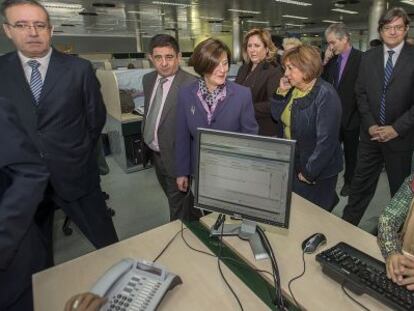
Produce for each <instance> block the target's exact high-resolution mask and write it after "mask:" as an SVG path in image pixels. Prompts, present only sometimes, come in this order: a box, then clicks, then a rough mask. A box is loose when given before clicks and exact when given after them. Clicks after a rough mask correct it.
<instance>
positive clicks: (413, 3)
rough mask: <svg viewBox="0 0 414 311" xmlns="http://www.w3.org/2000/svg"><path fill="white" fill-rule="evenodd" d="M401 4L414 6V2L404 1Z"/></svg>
mask: <svg viewBox="0 0 414 311" xmlns="http://www.w3.org/2000/svg"><path fill="white" fill-rule="evenodd" d="M401 3H405V4H408V5H414V1H410V0H402V1H401Z"/></svg>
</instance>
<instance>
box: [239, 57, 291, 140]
mask: <svg viewBox="0 0 414 311" xmlns="http://www.w3.org/2000/svg"><path fill="white" fill-rule="evenodd" d="M251 68H252V63H246V64H244V65H243V66H241V67H240V69H239V72H238V73H237V77H236V83H238V84H241V85H243V86H247V87H249V88H250V90H251V91H252V97H253V106H254V113H255V116H256V120H257V123H258V124H259V135H266V136H275V135H277V136H282V135H283V132H282V131H283V129H282V126H281V124H277V123H276V122H275V121H274V120H273V119H272V114H271V112H270V98H272V96H273V94H274V92H275V91H276V89H277V87H278V86H279V81H280V78H281V77H282V76H283V72H282V68H281V67H280V66H279V65H277V66H276V65H275V64H273V63H269V62H261V63H260V64H258V65H257V67H256V68H255V69H254V70H253V72H251Z"/></svg>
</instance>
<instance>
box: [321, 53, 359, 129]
mask: <svg viewBox="0 0 414 311" xmlns="http://www.w3.org/2000/svg"><path fill="white" fill-rule="evenodd" d="M362 54H363V53H362V52H361V51H359V50H357V49H354V48H352V49H351V53H350V54H349V58H348V61H347V63H346V65H345V68H344V71H343V72H342V76H341V80H340V81H339V85H338V87H337V89H336V91H337V92H338V95H339V98H340V99H341V104H342V121H341V124H342V128H343V129H344V130H355V129H358V128H359V126H360V118H359V111H358V105H357V98H356V94H355V83H356V80H357V77H358V72H359V64H360V62H361V56H362ZM337 60H338V56H335V57H333V58H332V59H331V60H330V61H329V62H328V63H327V64H326V65H325V67H324V70H323V74H322V78H324V79H325V80H326V81H328V82H329V83H331V84H332V85H334V82H335V81H334V80H335V76H336V70H337V69H336V68H337V67H336V63H337Z"/></svg>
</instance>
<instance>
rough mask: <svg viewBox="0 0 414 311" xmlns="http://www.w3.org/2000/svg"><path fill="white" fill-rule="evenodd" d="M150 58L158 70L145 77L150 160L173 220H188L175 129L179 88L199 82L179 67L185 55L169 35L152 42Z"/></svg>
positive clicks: (188, 210) (190, 207) (146, 124)
mask: <svg viewBox="0 0 414 311" xmlns="http://www.w3.org/2000/svg"><path fill="white" fill-rule="evenodd" d="M149 50H150V54H149V59H150V60H151V62H152V63H153V65H154V67H155V71H154V72H150V73H148V74H146V75H145V76H144V77H143V80H142V84H143V87H144V95H145V106H144V123H143V124H144V125H143V129H144V130H143V133H144V142H145V146H146V148H145V154H146V158H147V159H151V162H152V164H153V165H154V167H155V172H156V174H157V178H158V181H159V183H160V185H161V187H162V189H163V190H164V192H165V194H166V196H167V198H168V203H169V207H170V220H171V221H173V220H176V219H183V218H185V219H188V218H191V217H190V211H192V210H193V208H192V206H189V205H191V204H192V203H191V201H192V200H191V199H190V198H188V196H186V194H185V193H183V192H181V191H179V190H178V188H177V184H176V182H175V157H174V155H175V126H176V115H175V114H176V113H175V112H176V105H177V94H178V89H179V88H180V87H181V86H183V85H186V84H188V83H190V82H192V81H194V80H195V77H194V76H192V75H190V74H189V73H186V72H184V71H182V70H181V69H180V67H179V64H180V60H181V53H180V50H179V47H178V43H177V41H176V40H175V39H174V38H173V37H171V36H169V35H164V34H161V35H156V36H154V37H153V38H151V41H150V49H149Z"/></svg>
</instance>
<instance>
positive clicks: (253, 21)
mask: <svg viewBox="0 0 414 311" xmlns="http://www.w3.org/2000/svg"><path fill="white" fill-rule="evenodd" d="M246 23H251V24H269V22H268V21H257V20H254V19H249V20H247V21H246Z"/></svg>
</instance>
